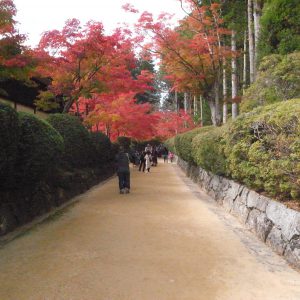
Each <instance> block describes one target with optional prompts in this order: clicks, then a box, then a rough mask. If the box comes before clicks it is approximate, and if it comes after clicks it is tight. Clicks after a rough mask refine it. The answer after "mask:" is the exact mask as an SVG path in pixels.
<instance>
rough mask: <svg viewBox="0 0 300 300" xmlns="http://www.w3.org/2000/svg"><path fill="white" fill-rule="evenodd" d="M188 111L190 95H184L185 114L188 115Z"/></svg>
mask: <svg viewBox="0 0 300 300" xmlns="http://www.w3.org/2000/svg"><path fill="white" fill-rule="evenodd" d="M187 111H188V95H187V93H184V112H185V113H187Z"/></svg>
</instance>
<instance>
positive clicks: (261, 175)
mask: <svg viewBox="0 0 300 300" xmlns="http://www.w3.org/2000/svg"><path fill="white" fill-rule="evenodd" d="M224 138H225V140H226V146H225V155H226V158H227V162H228V169H229V170H228V171H229V173H230V175H231V176H232V178H233V179H235V180H238V181H240V182H242V183H244V184H246V185H247V186H249V187H250V188H254V189H255V190H257V191H266V192H267V193H268V194H270V195H272V196H279V197H281V198H289V197H292V198H299V197H300V181H299V178H300V99H296V100H290V101H287V102H281V103H279V104H275V105H270V106H266V107H264V108H259V109H256V110H254V111H253V112H251V113H248V114H245V115H241V116H240V117H239V118H238V119H237V120H236V121H235V122H233V123H231V124H230V125H229V126H228V128H227V130H226V133H225V136H224Z"/></svg>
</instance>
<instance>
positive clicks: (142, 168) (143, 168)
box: [139, 151, 146, 172]
mask: <svg viewBox="0 0 300 300" xmlns="http://www.w3.org/2000/svg"><path fill="white" fill-rule="evenodd" d="M145 155H146V152H145V151H143V152H142V154H141V157H140V167H139V171H142V170H143V172H145V167H146V165H145Z"/></svg>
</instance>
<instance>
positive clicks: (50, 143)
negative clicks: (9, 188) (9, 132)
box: [16, 113, 63, 187]
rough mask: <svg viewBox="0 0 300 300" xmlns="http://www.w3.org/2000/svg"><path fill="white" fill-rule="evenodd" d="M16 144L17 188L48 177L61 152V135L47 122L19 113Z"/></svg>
mask: <svg viewBox="0 0 300 300" xmlns="http://www.w3.org/2000/svg"><path fill="white" fill-rule="evenodd" d="M19 120H20V140H19V144H18V159H17V165H16V169H17V174H16V177H17V178H18V186H19V187H22V186H24V185H29V184H30V185H32V184H35V183H36V182H38V181H42V180H44V179H45V177H46V176H48V175H50V174H51V172H52V171H53V170H54V168H55V166H56V164H57V163H58V161H59V159H60V156H61V154H62V151H63V139H62V137H61V135H60V134H59V133H58V132H57V131H56V130H55V129H54V128H53V127H52V126H50V124H48V123H47V122H45V121H43V120H41V119H39V118H37V117H35V116H34V115H32V114H26V113H20V114H19Z"/></svg>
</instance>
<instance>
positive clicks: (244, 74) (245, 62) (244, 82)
mask: <svg viewBox="0 0 300 300" xmlns="http://www.w3.org/2000/svg"><path fill="white" fill-rule="evenodd" d="M246 88H247V31H245V36H244V66H243V95H244V94H245V91H246Z"/></svg>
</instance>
